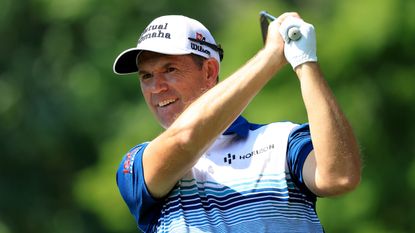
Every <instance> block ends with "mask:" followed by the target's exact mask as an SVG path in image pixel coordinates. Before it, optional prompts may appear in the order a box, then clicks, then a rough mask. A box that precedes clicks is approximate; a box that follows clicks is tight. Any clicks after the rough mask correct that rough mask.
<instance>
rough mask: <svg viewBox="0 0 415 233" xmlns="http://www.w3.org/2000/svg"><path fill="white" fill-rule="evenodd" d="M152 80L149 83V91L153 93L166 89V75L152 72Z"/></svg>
mask: <svg viewBox="0 0 415 233" xmlns="http://www.w3.org/2000/svg"><path fill="white" fill-rule="evenodd" d="M152 79H153V82H152V85H151V91H152V92H153V93H161V92H163V91H166V90H167V89H168V84H167V80H166V77H164V75H163V74H153V78H152Z"/></svg>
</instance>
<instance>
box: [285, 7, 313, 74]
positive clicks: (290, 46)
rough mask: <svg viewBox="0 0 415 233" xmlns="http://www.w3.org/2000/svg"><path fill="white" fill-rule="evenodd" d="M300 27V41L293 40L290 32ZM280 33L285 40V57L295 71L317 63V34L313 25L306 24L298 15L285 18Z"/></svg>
mask: <svg viewBox="0 0 415 233" xmlns="http://www.w3.org/2000/svg"><path fill="white" fill-rule="evenodd" d="M292 27H298V28H299V30H300V33H301V37H300V39H299V40H291V39H290V38H289V36H288V31H289V29H290V28H292ZM279 32H280V34H281V36H282V38H283V40H284V55H285V58H286V59H287V60H288V62H289V63H290V64H291V66H292V67H293V69H295V68H296V67H297V66H299V65H301V64H304V63H306V62H316V61H317V55H316V34H315V31H314V27H313V25H311V24H308V23H306V22H304V21H303V20H302V19H301V18H300V17H299V16H298V14H295V13H294V14H292V15H289V16H287V17H284V19H283V21H282V23H281V26H280V27H279Z"/></svg>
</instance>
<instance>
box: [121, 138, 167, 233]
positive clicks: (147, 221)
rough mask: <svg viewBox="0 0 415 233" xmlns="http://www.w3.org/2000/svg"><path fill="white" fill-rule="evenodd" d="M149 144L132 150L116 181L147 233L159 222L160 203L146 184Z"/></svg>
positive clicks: (133, 213)
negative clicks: (145, 151) (144, 157)
mask: <svg viewBox="0 0 415 233" xmlns="http://www.w3.org/2000/svg"><path fill="white" fill-rule="evenodd" d="M147 145H148V143H144V144H140V145H137V146H135V147H134V148H132V149H131V150H130V151H129V152H128V153H127V154H126V155H125V156H124V158H123V160H122V161H121V164H120V166H119V168H118V171H117V175H116V181H117V186H118V189H119V191H120V193H121V196H122V198H123V199H124V201H125V203H126V204H127V206H128V208H129V210H130V212H131V214H132V215H133V216H134V218H135V220H136V222H137V224H138V227H139V228H140V229H141V230H142V231H144V232H147V231H148V230H149V228H150V227H151V226H152V225H154V221H157V218H158V216H157V215H158V214H159V211H157V210H158V209H159V208H160V207H159V201H157V200H156V199H154V198H153V197H152V196H151V195H150V193H149V191H148V189H147V186H146V184H145V182H144V173H143V163H142V160H143V152H144V150H145V148H146V146H147Z"/></svg>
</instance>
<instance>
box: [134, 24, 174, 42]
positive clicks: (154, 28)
mask: <svg viewBox="0 0 415 233" xmlns="http://www.w3.org/2000/svg"><path fill="white" fill-rule="evenodd" d="M168 25H169V23H165V24H150V25H148V27H146V29H144V31H143V32H142V33H141V36H140V38H139V39H138V44H140V43H141V42H143V41H145V40H147V39H150V38H155V37H157V38H165V39H171V38H170V33H168V32H164V31H165V30H167V26H168Z"/></svg>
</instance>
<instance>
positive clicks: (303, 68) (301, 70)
mask: <svg viewBox="0 0 415 233" xmlns="http://www.w3.org/2000/svg"><path fill="white" fill-rule="evenodd" d="M319 70H320V67H319V65H318V63H317V62H315V61H309V62H305V63H303V64H300V65H298V66H296V67H295V68H294V71H295V73H296V74H297V76H298V78H301V77H302V76H303V75H304V74H305V73H307V72H309V71H319Z"/></svg>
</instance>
